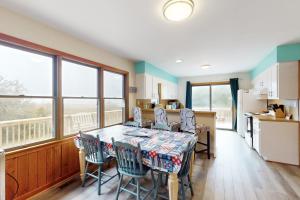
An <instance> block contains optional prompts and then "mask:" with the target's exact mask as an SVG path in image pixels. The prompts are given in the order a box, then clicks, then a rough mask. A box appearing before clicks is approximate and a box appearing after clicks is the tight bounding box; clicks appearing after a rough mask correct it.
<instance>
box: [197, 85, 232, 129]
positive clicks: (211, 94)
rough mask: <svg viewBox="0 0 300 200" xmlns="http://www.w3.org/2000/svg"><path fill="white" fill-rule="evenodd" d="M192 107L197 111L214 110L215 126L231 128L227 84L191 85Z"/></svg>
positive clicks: (229, 98) (230, 108)
mask: <svg viewBox="0 0 300 200" xmlns="http://www.w3.org/2000/svg"><path fill="white" fill-rule="evenodd" d="M192 107H193V109H194V110H199V111H214V112H216V114H217V122H216V126H217V128H222V129H232V95H231V90H230V85H229V84H208V85H199V86H193V88H192Z"/></svg>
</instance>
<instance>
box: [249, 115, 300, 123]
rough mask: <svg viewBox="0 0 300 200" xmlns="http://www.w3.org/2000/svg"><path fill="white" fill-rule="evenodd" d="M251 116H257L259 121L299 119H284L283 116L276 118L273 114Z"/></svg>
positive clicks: (295, 121)
mask: <svg viewBox="0 0 300 200" xmlns="http://www.w3.org/2000/svg"><path fill="white" fill-rule="evenodd" d="M253 117H254V118H257V119H258V120H260V121H273V122H294V123H299V121H297V120H293V119H285V118H276V117H275V116H271V115H253Z"/></svg>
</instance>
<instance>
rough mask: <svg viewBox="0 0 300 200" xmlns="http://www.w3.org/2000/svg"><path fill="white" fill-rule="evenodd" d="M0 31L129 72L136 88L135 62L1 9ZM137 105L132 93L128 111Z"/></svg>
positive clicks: (130, 83)
mask: <svg viewBox="0 0 300 200" xmlns="http://www.w3.org/2000/svg"><path fill="white" fill-rule="evenodd" d="M0 32H1V33H4V34H7V35H10V36H14V37H17V38H20V39H23V40H27V41H31V42H33V43H36V44H40V45H43V46H46V47H49V48H53V49H56V50H60V51H64V52H66V53H70V54H73V55H76V56H79V57H83V58H86V59H89V60H92V61H95V62H99V63H102V64H106V65H109V66H112V67H116V68H119V69H122V70H126V71H128V72H129V85H130V86H135V72H134V63H133V62H132V61H131V60H128V59H126V58H122V57H120V56H117V55H115V54H113V53H110V52H108V51H106V50H104V49H100V48H98V47H95V46H93V45H92V44H88V43H86V42H84V41H82V40H80V39H78V38H75V37H72V36H70V35H68V34H66V33H63V32H61V31H58V30H56V29H53V28H51V27H49V26H47V25H45V24H42V23H40V22H38V21H35V20H33V19H31V18H28V17H26V16H23V15H19V14H17V13H15V12H12V11H10V10H7V9H6V8H3V7H0ZM134 105H135V94H129V110H130V113H131V111H132V107H133V106H134Z"/></svg>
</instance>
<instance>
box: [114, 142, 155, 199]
mask: <svg viewBox="0 0 300 200" xmlns="http://www.w3.org/2000/svg"><path fill="white" fill-rule="evenodd" d="M112 143H113V149H114V151H115V153H116V158H117V164H118V171H119V173H120V175H121V177H120V181H119V185H118V190H117V196H116V199H119V195H120V193H121V192H122V191H125V192H128V193H130V194H133V195H135V196H136V199H137V200H140V199H141V191H144V192H146V195H145V196H144V198H142V199H146V198H147V197H148V196H149V195H150V194H151V192H152V191H154V190H155V189H156V187H155V179H154V175H153V171H152V170H151V169H150V168H149V167H147V166H145V165H143V163H142V152H141V147H140V144H138V146H137V147H135V146H133V145H131V144H127V143H122V142H115V141H114V138H112ZM149 170H150V171H151V179H152V185H153V187H152V188H151V189H150V190H149V189H146V188H144V187H142V186H141V185H140V179H142V178H145V177H146V175H147V173H148V171H149ZM124 176H128V177H131V179H130V181H129V182H128V183H126V184H125V185H122V182H123V177H124ZM129 185H130V186H133V187H135V188H136V192H134V191H131V190H129V189H127V186H129Z"/></svg>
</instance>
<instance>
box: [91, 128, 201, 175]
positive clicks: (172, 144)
mask: <svg viewBox="0 0 300 200" xmlns="http://www.w3.org/2000/svg"><path fill="white" fill-rule="evenodd" d="M134 132H143V133H144V134H149V137H134V136H129V135H128V134H130V133H134ZM88 134H91V135H94V136H96V135H99V137H100V140H101V142H103V143H104V151H106V152H107V153H109V154H110V155H112V156H114V151H113V148H112V138H114V139H115V141H121V142H126V143H129V144H132V145H137V144H138V143H140V145H141V150H142V154H143V162H144V164H145V165H147V166H149V167H151V168H152V169H157V170H160V171H165V172H169V173H178V172H179V170H180V168H181V162H182V157H183V151H184V150H185V149H186V147H187V145H188V143H189V142H192V143H195V142H196V141H197V136H196V135H193V134H188V133H182V132H171V131H159V130H151V129H144V128H136V127H128V126H123V125H116V126H111V127H107V128H103V129H99V130H94V131H90V132H88Z"/></svg>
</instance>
